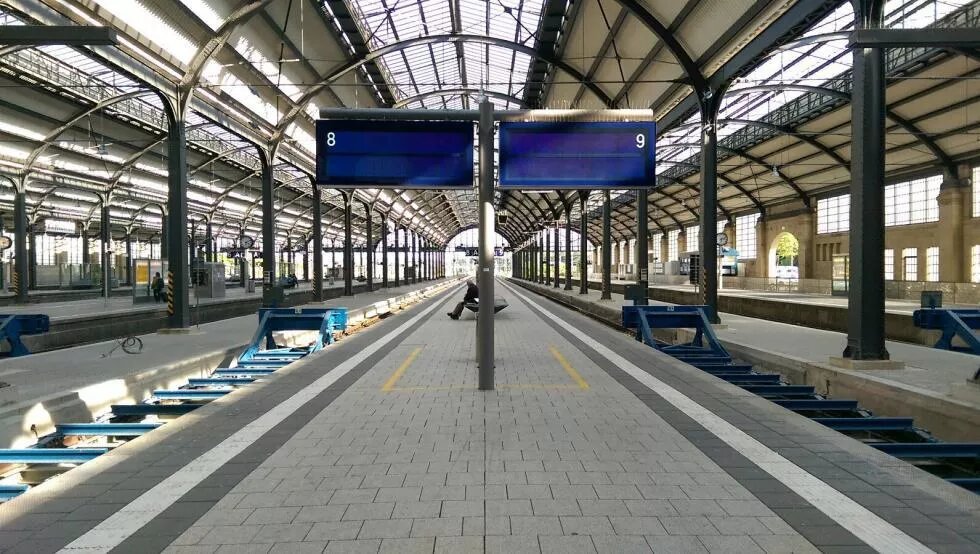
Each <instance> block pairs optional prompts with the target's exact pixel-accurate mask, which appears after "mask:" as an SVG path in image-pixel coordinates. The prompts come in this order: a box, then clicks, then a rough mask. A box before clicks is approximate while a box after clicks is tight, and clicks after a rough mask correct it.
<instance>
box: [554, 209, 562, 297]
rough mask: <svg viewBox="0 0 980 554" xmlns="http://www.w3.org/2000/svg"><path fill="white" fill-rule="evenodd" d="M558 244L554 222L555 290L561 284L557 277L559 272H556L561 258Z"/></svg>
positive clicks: (556, 228)
mask: <svg viewBox="0 0 980 554" xmlns="http://www.w3.org/2000/svg"><path fill="white" fill-rule="evenodd" d="M559 244H560V243H559V241H558V221H557V220H556V221H555V288H558V287H560V286H561V282H560V281H561V277H560V276H559V273H560V272H559V271H558V266H559V265H560V264H559V260H560V258H561V255H560V252H561V247H560V246H559Z"/></svg>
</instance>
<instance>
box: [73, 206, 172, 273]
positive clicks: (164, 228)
mask: <svg viewBox="0 0 980 554" xmlns="http://www.w3.org/2000/svg"><path fill="white" fill-rule="evenodd" d="M84 231H85V232H87V231H88V228H87V227H86V228H85V230H84ZM83 235H84V232H83ZM151 243H152V241H151ZM82 246H84V248H85V249H84V252H83V257H85V258H86V259H85V260H84V262H85V263H88V259H87V256H88V254H87V252H88V245H85V244H83V245H82ZM151 251H152V249H151ZM151 257H152V256H151ZM160 258H161V259H163V258H167V259H170V218H169V217H167V214H160Z"/></svg>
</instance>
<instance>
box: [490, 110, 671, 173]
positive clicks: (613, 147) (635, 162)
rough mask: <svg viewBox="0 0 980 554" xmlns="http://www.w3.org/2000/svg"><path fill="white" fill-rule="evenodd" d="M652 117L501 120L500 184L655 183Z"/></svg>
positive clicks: (654, 132)
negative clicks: (619, 119)
mask: <svg viewBox="0 0 980 554" xmlns="http://www.w3.org/2000/svg"><path fill="white" fill-rule="evenodd" d="M656 137H657V133H656V123H654V122H652V121H646V122H622V121H618V122H577V121H576V122H523V121H521V122H516V121H514V122H511V121H504V122H501V124H500V183H499V186H500V188H505V189H523V190H554V189H624V188H642V187H652V186H654V185H655V184H656V163H655V160H656V155H655V154H656Z"/></svg>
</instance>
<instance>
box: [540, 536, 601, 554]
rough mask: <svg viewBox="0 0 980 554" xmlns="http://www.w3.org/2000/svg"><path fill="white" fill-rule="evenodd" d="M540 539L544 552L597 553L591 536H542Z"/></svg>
mask: <svg viewBox="0 0 980 554" xmlns="http://www.w3.org/2000/svg"><path fill="white" fill-rule="evenodd" d="M538 540H539V542H540V544H541V552H542V554H596V549H595V546H593V544H592V538H591V537H547V538H544V537H542V538H539V539H538Z"/></svg>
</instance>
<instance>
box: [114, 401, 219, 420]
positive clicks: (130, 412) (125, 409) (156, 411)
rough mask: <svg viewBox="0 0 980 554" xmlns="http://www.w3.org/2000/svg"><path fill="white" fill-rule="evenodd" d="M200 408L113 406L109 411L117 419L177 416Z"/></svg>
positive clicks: (147, 405)
mask: <svg viewBox="0 0 980 554" xmlns="http://www.w3.org/2000/svg"><path fill="white" fill-rule="evenodd" d="M201 406H203V404H114V405H113V406H112V408H111V411H112V414H113V415H115V416H119V417H126V416H135V417H140V416H148V415H157V416H162V415H168V416H179V415H184V414H189V413H191V412H192V411H194V410H196V409H198V408H200V407H201Z"/></svg>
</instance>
